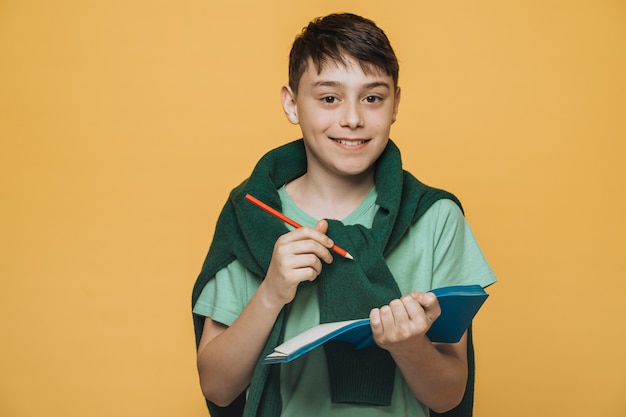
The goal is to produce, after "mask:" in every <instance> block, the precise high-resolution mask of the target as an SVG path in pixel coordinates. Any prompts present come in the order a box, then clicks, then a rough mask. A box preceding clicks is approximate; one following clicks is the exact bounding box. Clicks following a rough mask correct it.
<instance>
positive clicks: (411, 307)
mask: <svg viewBox="0 0 626 417" xmlns="http://www.w3.org/2000/svg"><path fill="white" fill-rule="evenodd" d="M400 300H401V301H402V304H403V305H404V309H405V310H406V312H407V314H408V316H409V320H415V319H417V318H419V317H421V316H423V315H424V308H423V307H422V305H421V304H420V303H418V302H417V300H416V299H415V297H413V296H412V295H405V296H404V297H402V298H401V299H400Z"/></svg>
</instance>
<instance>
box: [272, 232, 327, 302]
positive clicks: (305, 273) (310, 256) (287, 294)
mask: <svg viewBox="0 0 626 417" xmlns="http://www.w3.org/2000/svg"><path fill="white" fill-rule="evenodd" d="M327 230H328V222H327V221H326V220H320V221H319V222H318V223H317V224H316V225H315V228H314V229H312V228H310V227H301V228H299V229H295V230H292V231H291V232H289V233H285V234H284V235H282V236H281V237H280V238H278V240H277V241H276V244H275V245H274V252H273V253H272V260H271V261H270V266H269V268H268V270H267V275H266V277H265V279H264V280H263V283H262V285H264V286H265V289H266V290H267V296H268V300H269V301H270V302H272V303H278V304H279V305H281V306H282V305H285V304H287V303H289V302H291V301H292V300H293V299H294V297H295V296H296V290H297V289H298V284H300V283H301V282H303V281H313V280H314V279H315V278H317V276H318V275H319V274H320V273H321V272H322V262H321V261H322V260H323V261H324V262H326V263H327V264H329V263H331V262H332V261H333V257H332V255H331V253H330V251H329V248H331V247H332V246H333V245H334V243H333V241H332V240H331V239H330V238H329V237H328V236H326V234H325V233H326V231H327Z"/></svg>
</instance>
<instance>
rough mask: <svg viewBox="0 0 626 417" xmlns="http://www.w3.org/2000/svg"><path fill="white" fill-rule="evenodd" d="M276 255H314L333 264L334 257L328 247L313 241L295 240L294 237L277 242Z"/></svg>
mask: <svg viewBox="0 0 626 417" xmlns="http://www.w3.org/2000/svg"><path fill="white" fill-rule="evenodd" d="M275 253H276V254H277V255H278V256H283V257H288V256H290V255H305V254H313V255H315V256H317V257H318V258H320V259H322V260H323V261H324V262H326V263H331V262H332V260H333V257H332V255H331V254H330V251H329V250H328V248H327V247H325V246H324V245H322V244H320V243H319V242H317V241H315V240H313V239H293V236H287V235H283V236H281V237H280V238H279V239H278V241H276V247H275Z"/></svg>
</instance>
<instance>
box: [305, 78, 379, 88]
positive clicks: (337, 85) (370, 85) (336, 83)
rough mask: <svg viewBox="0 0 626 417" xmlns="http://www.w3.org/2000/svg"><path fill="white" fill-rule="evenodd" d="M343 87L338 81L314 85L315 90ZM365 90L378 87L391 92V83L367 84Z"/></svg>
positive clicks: (375, 82)
mask: <svg viewBox="0 0 626 417" xmlns="http://www.w3.org/2000/svg"><path fill="white" fill-rule="evenodd" d="M341 85H343V83H340V82H338V81H324V80H322V81H318V82H316V83H315V84H313V88H315V87H339V86H341ZM363 87H364V88H365V89H368V90H369V89H372V88H377V87H384V88H386V89H388V90H391V86H390V85H389V83H386V82H384V81H374V82H371V83H367V84H365V85H364V86H363Z"/></svg>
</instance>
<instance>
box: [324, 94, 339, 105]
mask: <svg viewBox="0 0 626 417" xmlns="http://www.w3.org/2000/svg"><path fill="white" fill-rule="evenodd" d="M322 101H323V102H324V103H325V104H335V103H336V102H337V97H334V96H326V97H322Z"/></svg>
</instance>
